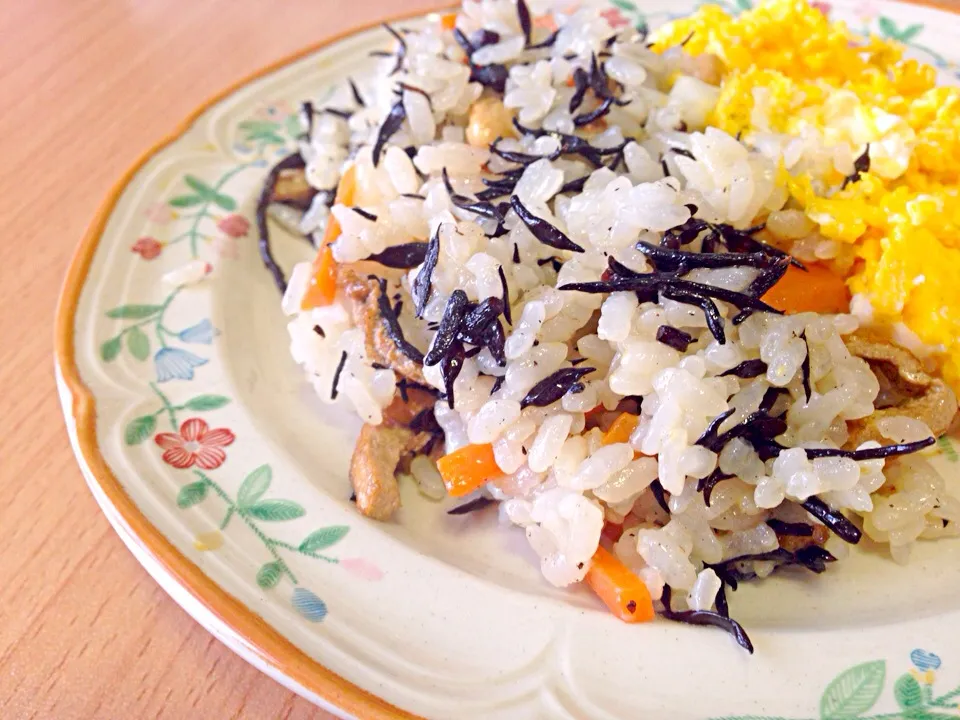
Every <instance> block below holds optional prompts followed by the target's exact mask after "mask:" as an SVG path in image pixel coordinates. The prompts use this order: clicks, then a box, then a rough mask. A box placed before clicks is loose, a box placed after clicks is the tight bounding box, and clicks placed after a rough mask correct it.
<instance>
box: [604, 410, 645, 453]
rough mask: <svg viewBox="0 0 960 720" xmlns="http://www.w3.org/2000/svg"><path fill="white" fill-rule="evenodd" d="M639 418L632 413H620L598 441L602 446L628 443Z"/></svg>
mask: <svg viewBox="0 0 960 720" xmlns="http://www.w3.org/2000/svg"><path fill="white" fill-rule="evenodd" d="M639 422H640V418H639V416H637V415H634V414H632V413H627V412H625V413H620V414H619V415H618V416H617V419H616V420H614V421H613V423H612V424H611V425H610V427H609V428H608V429H607V431H606V432H605V433H604V434H603V437H602V438H601V439H600V443H601V444H603V445H612V444H613V443H625V442H630V436H631V435H633V431H634V430H636V429H637V424H638V423H639Z"/></svg>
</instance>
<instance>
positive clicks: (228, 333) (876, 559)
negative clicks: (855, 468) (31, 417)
mask: <svg viewBox="0 0 960 720" xmlns="http://www.w3.org/2000/svg"><path fill="white" fill-rule="evenodd" d="M575 3H576V0H574V4H575ZM721 4H726V5H728V6H732V7H731V8H730V9H731V10H734V11H735V10H736V9H737V8H738V7H740V8H742V7H744V6H747V5H749V3H748V2H747V1H746V0H737V2H731V1H730V0H727V2H725V3H721ZM818 4H819V5H820V6H821V7H822V9H823V10H824V11H825V12H827V11H829V12H830V13H832V14H833V15H835V16H837V17H840V18H843V19H846V20H847V21H848V22H849V23H850V24H851V26H852V27H854V28H857V29H864V30H871V31H873V32H877V33H880V34H882V35H885V36H887V37H895V38H898V39H899V40H901V41H903V42H906V43H908V44H909V45H910V46H911V52H915V53H917V54H919V55H920V56H922V57H923V58H924V59H925V60H927V61H928V62H932V63H934V64H936V66H937V67H938V70H939V71H940V73H941V76H942V79H943V80H944V81H955V79H956V78H957V77H958V74H960V68H958V65H957V63H956V62H955V60H956V59H960V50H958V49H957V47H956V42H955V38H956V37H957V36H958V35H960V20H958V17H957V16H955V15H951V14H949V13H946V12H943V11H940V10H936V9H933V8H927V7H918V6H914V5H906V4H902V3H895V2H878V1H875V0H874V1H870V0H868V1H864V2H855V1H852V0H845V1H843V2H833V3H818ZM693 6H694V3H693V2H689V1H688V0H685V2H683V3H680V2H672V1H668V0H665V1H662V2H640V3H639V4H637V5H635V4H634V3H633V2H631V1H630V0H615V2H614V3H613V4H611V5H609V6H607V7H606V8H605V12H606V13H608V17H609V19H610V20H611V22H613V23H615V24H617V23H622V24H627V23H630V24H641V23H644V22H646V23H649V24H650V25H656V24H658V23H659V22H662V21H664V20H665V19H668V18H669V17H670V16H671V14H678V13H687V12H689V11H690V10H692V9H693ZM405 22H407V23H409V24H411V25H415V24H416V23H420V22H424V18H422V17H421V18H410V19H406V20H405ZM389 42H390V41H389V38H388V36H387V35H386V33H384V32H383V31H382V30H380V29H378V28H367V29H364V30H360V31H357V32H354V33H352V34H350V35H347V36H344V37H341V38H338V39H336V40H333V41H330V42H327V43H324V44H322V45H319V46H317V47H314V48H310V49H308V50H306V51H304V52H301V53H299V54H298V55H296V56H294V57H291V58H289V59H287V60H285V61H284V62H282V63H280V64H278V65H276V66H273V67H270V68H266V69H264V70H263V71H261V72H259V73H257V74H256V75H255V76H254V77H252V78H249V79H247V80H245V81H243V82H241V83H239V84H238V85H236V86H234V87H233V88H231V89H229V90H228V91H226V92H224V93H223V94H221V95H220V96H218V97H216V98H214V99H212V100H211V101H209V102H208V103H207V104H206V105H205V106H204V107H203V108H201V109H200V110H199V111H198V112H197V113H196V114H195V115H194V116H192V117H191V118H189V119H188V120H187V121H186V122H185V123H184V125H183V126H181V127H180V128H178V129H177V130H176V131H175V132H174V133H173V134H172V135H171V136H170V137H169V138H167V139H166V140H164V141H163V142H162V143H161V144H160V145H158V146H157V147H155V148H153V149H152V150H150V151H149V152H148V153H147V154H146V155H145V156H144V157H143V158H142V159H141V160H139V161H138V162H137V163H136V164H135V165H134V167H133V168H132V169H131V170H130V171H129V172H128V173H127V175H126V176H125V177H124V178H122V179H121V181H120V182H119V183H118V185H117V186H116V188H115V190H114V191H113V192H112V193H111V195H110V196H109V197H108V199H107V200H106V202H105V203H104V205H103V207H102V208H101V210H100V211H99V213H98V214H97V217H96V219H95V221H94V223H93V225H92V227H91V228H90V230H89V232H88V234H87V236H86V238H85V239H84V240H83V243H82V245H81V246H80V248H79V250H78V252H77V255H76V257H75V259H74V261H73V264H72V266H71V269H70V272H69V275H68V277H67V280H66V284H65V288H64V291H63V296H62V298H61V302H60V307H59V310H58V318H57V351H56V353H57V374H58V382H59V388H60V391H61V397H62V401H63V408H64V413H65V415H66V420H67V426H68V428H69V432H70V437H71V441H72V443H73V446H74V449H75V451H76V454H77V458H78V460H79V462H80V465H81V467H82V469H83V473H84V476H85V477H86V480H87V482H88V484H89V485H90V488H91V490H92V492H93V494H94V495H95V497H96V499H97V502H98V503H99V504H100V505H101V507H102V508H103V510H104V512H105V514H106V515H107V517H108V519H109V520H110V522H111V523H112V524H113V526H114V527H115V528H116V530H117V532H118V533H119V534H120V536H121V538H122V539H123V540H124V542H125V543H126V544H127V546H128V547H129V548H130V549H131V551H132V552H133V553H134V554H135V555H136V557H137V558H138V559H139V560H140V562H141V563H142V564H143V565H144V566H145V567H146V568H147V569H148V570H149V572H150V573H151V574H152V575H153V576H154V577H155V578H156V579H157V581H158V582H159V583H160V584H161V585H162V586H163V587H164V588H165V589H166V590H167V591H168V592H169V593H170V595H171V596H173V598H174V599H175V600H176V601H177V602H178V603H180V604H181V605H182V606H183V607H184V608H185V609H186V610H187V612H189V613H190V614H191V615H192V616H193V617H195V618H196V619H197V620H198V621H199V622H200V623H202V624H203V625H204V626H205V627H207V628H208V629H209V630H210V631H211V632H212V633H214V634H215V635H216V636H217V637H218V638H220V639H221V640H222V641H223V642H224V643H225V644H227V645H228V646H229V647H230V648H232V649H233V650H234V651H236V652H237V653H239V654H240V655H242V656H243V657H244V658H246V659H247V660H249V661H250V662H251V663H253V664H255V665H256V666H257V667H259V668H260V669H262V670H263V671H264V672H267V673H268V674H270V675H271V676H272V677H274V678H276V679H277V680H278V681H280V682H281V683H283V684H285V685H286V686H288V687H290V688H292V689H293V690H295V691H296V692H298V693H300V694H302V695H304V696H305V697H307V698H309V699H310V700H312V701H314V702H316V703H317V704H319V705H322V706H325V707H327V708H337V709H338V710H337V712H339V713H341V714H342V715H343V716H344V717H360V718H397V717H412V716H423V717H430V718H452V717H456V718H463V719H467V718H510V719H513V718H518V719H519V718H597V719H608V718H609V719H613V718H627V717H630V718H637V717H670V718H678V719H685V718H691V719H692V718H697V719H705V718H727V720H733V719H734V718H738V719H739V720H747V719H748V718H753V719H754V720H760V719H761V718H810V717H819V718H822V719H828V718H833V719H835V720H839V719H840V718H861V719H864V720H865V719H867V718H871V719H873V720H879V719H880V718H895V717H910V718H943V717H954V716H956V715H957V712H958V703H960V601H958V600H957V598H958V597H960V543H958V542H955V541H945V542H939V543H922V544H921V545H920V547H919V550H918V552H917V553H916V557H915V558H914V560H913V562H911V564H910V565H909V566H907V567H899V566H896V565H895V564H894V563H893V562H892V561H890V560H889V559H888V558H886V557H885V556H884V555H883V554H881V553H879V552H876V551H874V550H871V549H870V548H869V547H864V548H862V549H858V552H857V553H856V557H855V558H853V559H852V561H851V562H848V563H846V567H841V568H838V569H837V570H835V571H833V572H830V573H828V574H827V576H826V577H822V576H817V577H808V578H804V579H803V580H802V581H799V580H796V579H792V578H789V577H783V578H774V579H772V580H771V581H769V582H766V583H764V584H762V587H759V588H757V587H746V588H744V589H742V590H741V591H738V592H737V593H736V595H735V596H734V597H733V598H732V600H731V604H732V606H733V610H734V613H735V614H736V616H737V617H738V619H740V620H741V622H742V623H743V624H744V625H745V626H746V627H747V628H748V629H749V631H750V632H751V636H752V638H753V640H754V643H755V645H756V648H757V652H756V654H755V655H753V656H749V655H747V654H746V653H744V652H743V651H742V650H740V649H739V648H738V647H737V646H736V645H735V644H734V643H733V642H732V641H731V640H730V638H728V637H727V636H726V635H724V634H723V633H719V632H715V631H710V630H703V629H697V628H690V627H686V626H677V625H674V624H670V623H666V622H656V623H653V624H650V625H645V626H629V627H628V626H624V625H623V624H621V623H620V622H619V621H617V620H615V619H614V618H613V617H612V616H610V615H609V614H608V613H607V612H605V611H604V610H603V609H601V608H600V607H599V603H598V602H597V601H596V600H595V599H594V598H593V597H591V596H590V595H589V594H588V593H586V592H583V591H581V590H572V591H560V590H556V589H554V588H550V587H548V586H546V585H545V583H543V582H541V580H540V578H539V572H538V570H537V568H536V566H535V562H534V559H533V558H532V556H531V554H530V553H529V552H528V551H527V550H526V549H525V548H526V543H525V541H524V539H523V537H522V534H521V533H520V531H510V530H505V529H503V528H499V527H497V524H496V513H486V514H479V515H478V516H466V517H459V518H458V517H450V516H447V515H446V514H445V513H444V512H443V511H442V510H443V509H445V508H443V507H438V506H437V505H435V504H433V503H431V502H429V501H428V500H426V499H424V498H422V497H420V496H418V495H417V493H416V491H415V490H414V489H412V488H411V487H409V485H408V486H406V487H404V497H403V500H404V507H403V509H402V510H401V512H400V514H399V515H398V517H397V521H396V522H392V523H388V524H380V523H375V522H371V521H367V520H365V519H364V518H362V517H360V516H359V515H358V514H357V513H356V512H355V510H354V509H353V508H352V504H351V503H350V502H349V495H350V488H349V483H348V481H347V479H346V469H347V463H348V460H349V456H350V452H351V447H352V438H353V435H354V433H355V432H356V430H357V429H358V427H359V424H358V421H356V420H354V419H352V418H345V417H342V416H337V415H333V414H331V413H330V412H329V411H328V410H326V411H325V409H324V407H322V406H321V405H320V403H319V402H317V401H316V399H315V398H314V397H313V396H312V391H310V389H309V388H308V387H307V386H306V384H305V383H304V382H303V380H302V378H301V374H300V371H299V369H298V368H297V367H296V366H295V365H294V363H293V361H292V360H291V359H290V357H289V353H288V351H287V344H288V341H287V335H286V330H285V321H284V318H283V316H282V314H281V312H280V309H279V298H278V296H277V293H276V289H275V287H274V286H273V284H272V282H271V280H270V278H269V276H268V274H267V273H266V272H265V271H264V270H263V268H262V267H261V265H260V262H259V259H258V255H257V249H256V242H255V238H254V236H255V231H254V229H253V223H252V218H253V209H254V205H255V203H256V197H257V194H258V191H259V185H260V183H261V182H262V180H263V178H264V176H265V175H266V173H267V168H268V166H269V165H271V164H273V163H274V162H275V161H276V160H277V159H279V158H280V157H282V156H283V155H284V154H286V153H288V152H289V151H290V150H291V149H292V148H293V147H294V145H295V141H294V138H295V136H296V135H297V134H298V132H299V126H298V122H297V108H298V103H299V102H300V101H301V100H303V99H306V98H311V99H313V100H314V101H315V102H316V103H324V102H330V103H332V104H336V103H337V102H339V101H340V100H344V101H345V100H346V97H347V96H346V95H345V93H348V92H349V90H348V89H347V88H346V87H345V83H344V79H345V77H346V76H347V75H350V76H352V77H353V78H354V79H355V80H357V81H358V83H359V84H360V85H361V87H363V86H364V85H366V84H369V83H370V82H371V71H372V68H373V65H372V62H373V61H372V60H371V59H370V58H369V52H370V51H371V50H375V49H383V48H385V47H388V46H389ZM277 245H278V252H279V254H280V256H281V258H280V259H281V262H282V263H286V264H289V263H291V262H293V261H294V260H296V259H301V258H306V257H308V256H309V255H310V254H311V253H310V248H309V247H308V246H307V245H306V244H305V243H304V242H303V241H302V240H298V239H296V238H294V237H293V236H288V237H281V238H279V239H278V241H277ZM184 268H187V270H184ZM191 269H192V270H191ZM191 271H192V272H194V273H195V275H196V276H197V277H199V276H204V277H203V279H202V280H201V281H200V282H198V283H196V284H193V285H182V284H179V283H182V282H183V280H184V279H185V278H186V277H187V275H189V273H190V272H191ZM171 273H173V275H171ZM177 273H179V276H178V275H177ZM184 273H187V274H186V275H185V274H184ZM939 450H940V454H939V455H938V457H937V458H936V459H935V462H936V463H937V466H938V468H939V469H940V471H941V472H942V473H944V474H945V475H946V476H948V477H950V478H956V477H957V475H958V469H960V466H958V465H957V464H956V463H957V460H958V451H957V449H956V446H955V445H954V444H953V442H952V441H950V440H945V441H942V442H941V444H940V446H939Z"/></svg>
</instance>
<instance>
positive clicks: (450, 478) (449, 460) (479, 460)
mask: <svg viewBox="0 0 960 720" xmlns="http://www.w3.org/2000/svg"><path fill="white" fill-rule="evenodd" d="M437 469H438V470H439V471H440V477H442V478H443V484H444V485H446V486H447V492H448V493H449V494H450V495H452V496H453V497H461V496H462V495H466V494H467V493H471V492H473V491H474V490H476V489H477V488H478V487H480V486H481V485H483V484H484V483H485V482H487V480H492V479H493V478H496V477H499V476H500V475H503V471H502V470H501V469H500V467H499V466H498V465H497V461H496V459H495V458H494V456H493V445H490V444H489V443H487V444H484V445H465V446H464V447H462V448H460V449H459V450H454V451H453V452H452V453H450V454H449V455H444V456H443V457H442V458H440V459H439V460H437Z"/></svg>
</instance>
